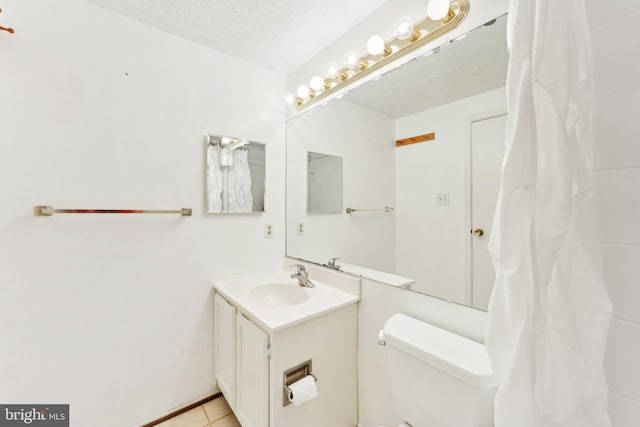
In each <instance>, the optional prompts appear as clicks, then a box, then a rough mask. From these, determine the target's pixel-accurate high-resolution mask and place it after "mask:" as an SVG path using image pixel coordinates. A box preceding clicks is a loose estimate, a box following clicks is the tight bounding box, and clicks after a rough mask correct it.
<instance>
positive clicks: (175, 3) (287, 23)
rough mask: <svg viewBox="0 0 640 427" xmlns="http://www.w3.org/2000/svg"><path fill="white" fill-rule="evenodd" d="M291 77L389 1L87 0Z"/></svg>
mask: <svg viewBox="0 0 640 427" xmlns="http://www.w3.org/2000/svg"><path fill="white" fill-rule="evenodd" d="M86 1H88V2H89V3H93V4H95V5H98V6H101V7H103V8H105V9H108V10H110V11H112V12H115V13H118V14H121V15H124V16H128V17H130V18H133V19H136V20H138V21H140V22H143V23H145V24H148V25H151V26H153V27H156V28H159V29H162V30H165V31H168V32H170V33H173V34H175V35H178V36H181V37H184V38H187V39H189V40H192V41H195V42H197V43H201V44H203V45H206V46H209V47H211V48H214V49H216V50H218V51H221V52H225V53H227V54H230V55H232V56H235V57H238V58H241V59H245V60H247V61H249V62H252V63H254V64H257V65H261V66H263V67H266V68H268V69H271V70H273V71H276V72H279V73H282V74H285V75H287V74H290V73H291V72H293V71H294V70H296V69H297V68H298V67H300V66H301V65H302V64H304V63H305V62H307V61H308V60H309V59H310V58H312V57H313V56H314V55H315V54H317V53H318V52H319V51H321V50H322V49H323V48H325V47H326V46H327V45H329V44H330V43H331V42H333V41H334V40H336V39H337V38H338V37H340V36H341V35H342V34H344V33H345V32H346V31H347V30H348V29H349V28H351V27H353V26H354V25H355V24H357V23H358V22H360V21H361V20H362V19H363V18H365V17H366V16H367V15H369V14H370V13H371V12H373V11H374V10H375V9H376V8H378V7H379V6H381V5H382V4H383V3H385V2H386V1H387V0H348V1H344V0H86Z"/></svg>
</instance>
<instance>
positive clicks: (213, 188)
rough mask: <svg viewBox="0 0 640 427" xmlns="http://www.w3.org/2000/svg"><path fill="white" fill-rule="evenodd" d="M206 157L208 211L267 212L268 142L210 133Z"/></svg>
mask: <svg viewBox="0 0 640 427" xmlns="http://www.w3.org/2000/svg"><path fill="white" fill-rule="evenodd" d="M206 158H207V212H209V213H251V212H264V194H265V158H266V146H265V144H263V143H261V142H255V141H249V140H248V139H242V138H234V137H227V136H219V135H209V136H208V137H207V157H206Z"/></svg>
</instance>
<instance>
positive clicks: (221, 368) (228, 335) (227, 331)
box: [213, 294, 237, 408]
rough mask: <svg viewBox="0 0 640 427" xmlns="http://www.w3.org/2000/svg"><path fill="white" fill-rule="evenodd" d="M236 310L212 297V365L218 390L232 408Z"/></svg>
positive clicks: (234, 384) (223, 300)
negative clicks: (213, 342) (213, 343)
mask: <svg viewBox="0 0 640 427" xmlns="http://www.w3.org/2000/svg"><path fill="white" fill-rule="evenodd" d="M236 316H237V310H236V308H235V307H234V306H233V305H231V304H229V303H228V302H227V300H225V299H224V298H222V297H221V296H220V295H219V294H215V297H214V341H215V346H214V351H213V363H214V365H215V377H216V381H217V382H218V388H219V389H220V391H221V392H222V393H223V394H224V397H225V398H226V399H227V402H229V406H231V407H232V408H233V407H235V404H236Z"/></svg>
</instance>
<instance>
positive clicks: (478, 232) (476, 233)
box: [473, 228, 484, 237]
mask: <svg viewBox="0 0 640 427" xmlns="http://www.w3.org/2000/svg"><path fill="white" fill-rule="evenodd" d="M473 235H474V236H476V237H480V236H483V235H484V230H483V229H482V228H476V229H475V230H473Z"/></svg>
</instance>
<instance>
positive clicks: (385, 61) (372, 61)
mask: <svg viewBox="0 0 640 427" xmlns="http://www.w3.org/2000/svg"><path fill="white" fill-rule="evenodd" d="M432 1H433V0H432ZM468 14H469V1H468V0H454V1H452V2H451V3H450V4H449V11H448V13H447V14H446V16H445V17H444V18H442V19H438V20H433V19H431V18H429V17H427V18H425V19H424V20H422V21H420V22H418V23H416V24H414V26H413V33H412V34H413V36H411V37H407V38H403V39H400V38H398V37H394V38H392V39H391V40H389V41H387V42H386V43H383V44H382V49H381V50H379V53H378V54H376V55H372V54H370V53H369V54H367V55H364V56H361V57H357V58H356V59H355V62H353V61H354V59H353V58H351V57H352V56H353V52H349V57H350V58H351V59H350V60H349V61H350V62H353V64H347V66H345V67H344V68H342V69H335V70H332V71H331V72H330V73H331V74H333V76H329V77H327V78H326V79H324V85H322V86H320V85H319V84H318V83H316V84H314V85H313V86H315V88H312V89H309V88H307V87H306V86H300V87H299V88H298V89H299V90H298V94H297V96H293V95H288V98H289V99H290V100H291V101H293V103H294V104H295V105H296V106H297V108H298V109H299V110H302V109H303V108H307V107H309V106H311V105H313V104H316V103H317V102H319V101H322V100H325V99H326V98H328V97H329V96H331V95H333V94H335V93H337V92H339V91H341V90H343V89H345V88H346V87H347V86H349V85H351V84H353V83H354V82H356V81H358V80H360V79H362V78H364V77H366V76H368V75H370V74H372V73H374V72H375V71H378V70H379V69H381V68H382V67H385V66H386V65H389V64H390V63H392V62H393V61H396V60H397V59H398V58H401V57H403V56H405V55H408V54H410V53H412V52H414V51H416V50H418V49H420V48H421V47H423V46H424V45H426V44H427V43H429V42H430V41H432V40H435V39H437V38H438V37H440V36H442V35H444V34H446V33H448V32H450V31H452V30H453V29H455V28H457V27H458V25H459V24H460V23H461V22H462V21H463V20H464V19H465V18H466V16H467V15H468ZM356 56H357V54H356ZM314 79H316V80H317V78H316V77H314ZM301 89H304V90H301Z"/></svg>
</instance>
